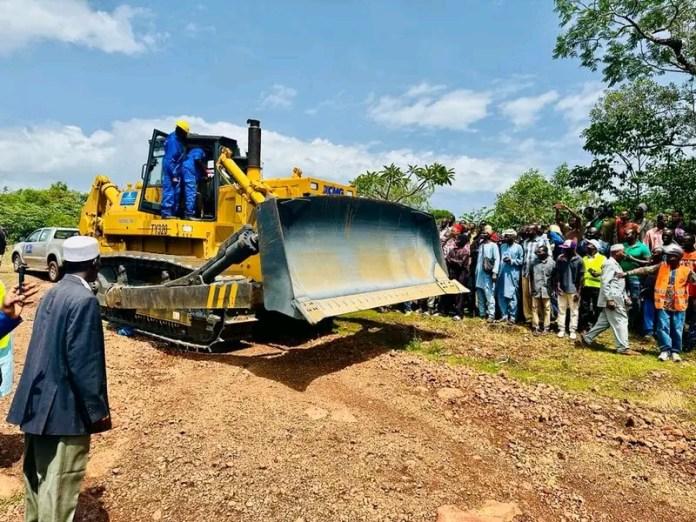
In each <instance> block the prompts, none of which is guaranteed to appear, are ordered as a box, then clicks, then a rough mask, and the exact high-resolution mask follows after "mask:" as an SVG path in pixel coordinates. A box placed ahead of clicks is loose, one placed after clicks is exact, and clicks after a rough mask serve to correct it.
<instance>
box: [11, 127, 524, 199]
mask: <svg viewBox="0 0 696 522" xmlns="http://www.w3.org/2000/svg"><path fill="white" fill-rule="evenodd" d="M179 117H184V118H186V119H188V120H189V122H190V124H191V128H192V130H193V132H196V133H200V134H213V135H214V134H222V135H225V136H229V137H231V138H235V139H237V140H238V141H239V144H240V147H241V148H242V150H245V148H246V136H247V129H246V127H244V126H241V125H235V124H232V123H228V122H224V121H218V122H208V121H205V120H203V119H201V118H197V117H192V116H186V115H183V116H172V117H166V118H159V119H133V120H128V121H117V122H114V123H113V124H112V125H111V127H110V128H109V129H103V130H97V131H95V132H92V133H86V132H84V131H83V130H82V129H80V128H79V127H76V126H71V125H56V124H50V125H48V124H47V125H43V126H35V127H27V128H5V129H0V157H2V158H3V161H2V163H0V180H2V183H0V185H8V186H9V187H10V188H20V187H29V186H33V187H46V186H47V185H49V184H50V183H52V182H55V181H66V182H67V183H68V184H69V185H70V186H71V187H74V188H77V189H80V190H88V189H89V187H90V185H91V183H92V180H93V179H94V176H95V175H96V174H97V173H100V174H102V173H103V174H106V175H108V176H110V177H111V179H112V180H113V181H114V182H116V183H118V184H120V185H123V184H125V183H128V182H135V181H137V180H138V179H139V175H140V167H141V165H142V164H143V163H144V162H145V160H146V156H147V141H148V139H149V138H150V136H151V135H152V129H153V128H159V129H162V130H165V131H166V130H169V129H170V128H171V127H172V126H173V124H174V121H175V120H176V119H178V118H179ZM262 151H263V157H262V160H263V168H264V175H265V176H266V177H269V178H271V177H284V176H288V175H289V174H290V173H291V171H292V168H293V167H295V166H298V167H300V168H302V170H303V171H304V173H305V175H307V176H316V177H321V178H324V179H329V180H334V181H340V182H347V181H349V180H350V179H352V178H354V177H355V176H357V175H358V174H359V173H360V172H363V171H365V170H367V169H371V170H374V169H379V168H381V167H382V166H383V165H388V164H390V163H396V164H397V165H400V166H402V167H406V166H407V165H409V164H420V165H422V164H425V163H433V162H435V161H437V162H440V163H443V164H445V165H447V166H449V167H452V168H454V169H455V172H456V179H455V182H454V186H453V187H452V189H453V190H458V191H461V192H462V193H472V192H479V191H482V190H488V191H500V190H503V189H504V188H506V187H507V186H509V185H510V183H512V182H513V181H514V179H515V178H516V177H517V176H518V175H519V174H520V173H521V172H522V171H524V170H525V169H526V168H528V167H529V166H531V165H527V164H526V163H525V162H524V161H521V160H514V161H508V160H505V159H500V158H489V157H471V156H468V155H456V154H438V153H436V152H434V151H428V150H421V149H418V150H413V149H392V150H377V149H376V148H375V145H374V144H350V145H344V144H337V143H334V142H332V141H330V140H327V139H322V138H316V139H313V140H301V139H298V138H295V137H292V136H287V135H284V134H280V133H277V132H274V131H271V130H264V131H263V146H262ZM27 158H41V161H29V160H28V159H27ZM463 205H464V204H463Z"/></svg>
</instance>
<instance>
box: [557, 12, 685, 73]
mask: <svg viewBox="0 0 696 522" xmlns="http://www.w3.org/2000/svg"><path fill="white" fill-rule="evenodd" d="M555 3H556V8H555V9H556V12H557V13H558V15H559V18H560V22H561V27H563V28H564V30H565V32H563V33H562V34H561V35H559V36H558V38H557V40H556V47H555V49H554V57H556V58H559V57H562V58H566V57H579V58H580V61H581V63H582V65H583V66H584V67H588V68H590V69H592V70H593V71H594V70H597V68H598V67H599V66H600V64H601V66H602V72H603V74H604V80H605V81H606V82H608V83H609V85H614V84H616V83H619V82H621V81H623V80H626V79H628V80H634V79H637V78H641V77H646V76H652V75H655V74H664V73H665V72H676V73H684V74H687V75H690V76H692V77H694V76H696V24H694V20H696V1H694V0H600V1H588V0H555Z"/></svg>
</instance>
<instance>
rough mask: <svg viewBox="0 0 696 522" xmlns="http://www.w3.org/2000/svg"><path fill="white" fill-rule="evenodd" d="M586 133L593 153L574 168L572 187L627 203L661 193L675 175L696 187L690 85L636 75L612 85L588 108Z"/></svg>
mask: <svg viewBox="0 0 696 522" xmlns="http://www.w3.org/2000/svg"><path fill="white" fill-rule="evenodd" d="M582 135H583V137H584V139H585V145H584V148H585V150H587V151H588V152H590V153H591V154H592V155H593V158H594V159H593V161H592V163H591V164H590V165H589V166H578V167H575V168H574V169H573V170H572V171H571V173H570V174H571V175H570V179H569V184H570V185H571V186H573V187H577V188H581V189H586V190H592V191H595V192H599V193H604V194H606V195H609V196H612V197H613V198H615V199H617V200H618V202H619V204H622V205H626V206H629V207H634V206H635V205H636V204H638V203H640V202H641V201H645V202H650V200H651V199H655V198H658V196H660V194H661V193H664V192H665V189H667V190H672V189H673V188H675V187H676V186H677V183H676V182H677V180H679V181H680V182H683V183H685V184H683V185H681V190H684V189H687V188H688V187H691V190H688V191H687V194H688V193H693V190H694V188H696V187H694V184H696V177H695V176H694V175H693V170H692V169H693V161H687V160H686V157H685V150H688V149H689V148H691V147H693V146H694V144H696V112H694V93H693V91H692V90H691V89H690V86H684V87H681V88H679V87H677V86H675V85H667V86H665V85H658V84H657V83H655V82H653V81H652V80H637V81H635V82H633V83H631V84H628V85H624V86H622V87H621V88H619V89H617V90H614V91H610V92H608V93H607V94H606V96H605V97H604V98H603V99H602V100H600V101H599V102H598V103H597V105H596V106H595V107H594V109H593V110H592V112H591V113H590V125H589V127H588V128H587V129H585V130H584V131H583V134H582ZM689 172H691V176H689ZM674 195H675V196H676V194H674ZM670 206H671V205H670ZM692 206H693V203H692Z"/></svg>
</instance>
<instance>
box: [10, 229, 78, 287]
mask: <svg viewBox="0 0 696 522" xmlns="http://www.w3.org/2000/svg"><path fill="white" fill-rule="evenodd" d="M79 233H80V232H79V231H78V230H77V229H76V228H56V227H48V228H40V229H38V230H35V231H34V232H32V233H31V234H29V236H27V238H26V239H24V240H23V241H20V242H19V243H17V244H16V245H15V246H14V248H13V250H12V267H13V268H14V271H15V272H19V267H20V266H21V265H25V266H26V268H27V270H41V271H47V272H48V279H50V280H51V281H52V282H54V283H55V282H56V281H58V280H59V279H60V278H61V277H62V276H63V241H65V240H66V239H68V238H69V237H72V236H76V235H78V234H79Z"/></svg>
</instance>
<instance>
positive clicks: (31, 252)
mask: <svg viewBox="0 0 696 522" xmlns="http://www.w3.org/2000/svg"><path fill="white" fill-rule="evenodd" d="M43 231H44V229H43V228H40V229H38V230H34V232H32V233H31V234H29V237H28V238H27V239H26V240H25V241H24V245H22V260H23V261H24V264H25V265H27V267H28V268H34V269H36V268H40V267H38V266H37V263H36V254H35V250H36V246H37V244H38V241H39V237H41V234H42V233H43Z"/></svg>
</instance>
